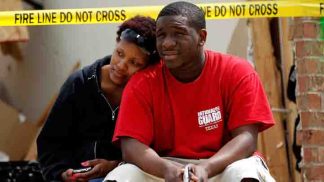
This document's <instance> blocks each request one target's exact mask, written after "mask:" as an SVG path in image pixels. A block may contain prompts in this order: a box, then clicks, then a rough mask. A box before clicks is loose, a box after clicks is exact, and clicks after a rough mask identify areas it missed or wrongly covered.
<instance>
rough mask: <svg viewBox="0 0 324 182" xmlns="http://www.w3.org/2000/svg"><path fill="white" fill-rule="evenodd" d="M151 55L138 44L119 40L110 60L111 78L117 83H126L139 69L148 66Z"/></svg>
mask: <svg viewBox="0 0 324 182" xmlns="http://www.w3.org/2000/svg"><path fill="white" fill-rule="evenodd" d="M148 60H149V55H148V54H146V53H145V52H144V51H143V50H141V48H140V47H138V46H137V45H136V44H134V43H131V42H128V41H126V40H120V41H119V42H117V44H116V47H115V50H114V52H113V54H112V57H111V61H110V71H109V76H110V79H111V80H112V81H113V82H114V83H115V84H117V85H125V84H126V83H127V81H128V80H129V78H130V77H131V76H132V75H133V74H134V73H135V72H137V71H138V70H140V69H143V68H145V67H146V66H147V64H148Z"/></svg>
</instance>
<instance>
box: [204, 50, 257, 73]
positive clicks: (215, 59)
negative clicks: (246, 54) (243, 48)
mask: <svg viewBox="0 0 324 182" xmlns="http://www.w3.org/2000/svg"><path fill="white" fill-rule="evenodd" d="M206 55H207V58H208V59H209V60H210V61H211V64H212V67H216V66H214V64H217V65H219V66H221V68H223V69H225V70H227V71H230V72H231V71H234V70H241V71H248V72H251V71H252V72H253V70H254V68H253V65H252V64H251V63H249V61H247V60H246V59H244V58H241V57H238V56H235V55H231V54H225V53H220V52H216V51H211V50H206Z"/></svg>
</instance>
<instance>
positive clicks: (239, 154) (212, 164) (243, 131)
mask: <svg viewBox="0 0 324 182" xmlns="http://www.w3.org/2000/svg"><path fill="white" fill-rule="evenodd" d="M231 134H232V139H231V140H230V141H229V142H228V143H226V144H225V145H224V146H223V147H222V148H221V149H220V150H219V151H218V152H217V153H216V154H215V155H213V156H212V157H211V158H209V159H208V160H206V161H205V162H203V163H201V164H199V165H198V166H196V168H198V169H196V171H197V172H199V171H206V172H207V174H208V177H212V176H215V175H217V174H219V173H221V172H222V171H223V170H224V169H225V168H226V167H227V166H228V165H230V164H231V163H233V162H235V161H237V160H240V159H243V158H246V157H249V156H251V155H252V154H253V152H255V150H256V146H257V140H258V125H257V124H253V125H246V126H242V127H239V128H237V129H234V130H233V131H232V132H231ZM199 168H203V169H205V170H201V169H199ZM195 175H196V176H197V177H198V178H200V176H201V175H200V174H197V173H195Z"/></svg>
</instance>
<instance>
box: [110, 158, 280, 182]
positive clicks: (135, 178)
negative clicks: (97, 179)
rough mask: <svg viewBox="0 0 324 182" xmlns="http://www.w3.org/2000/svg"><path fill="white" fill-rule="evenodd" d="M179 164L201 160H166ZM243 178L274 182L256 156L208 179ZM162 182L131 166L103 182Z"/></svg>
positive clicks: (216, 181)
mask: <svg viewBox="0 0 324 182" xmlns="http://www.w3.org/2000/svg"><path fill="white" fill-rule="evenodd" d="M166 159H168V160H172V161H176V162H179V163H181V164H184V165H186V164H188V163H192V164H199V163H200V162H202V161H203V160H205V159H202V160H188V159H179V158H166ZM245 178H253V179H257V180H259V181H260V182H274V181H275V180H274V179H273V178H272V176H271V175H270V173H269V171H268V168H267V166H266V164H265V162H264V161H263V160H262V159H261V158H260V157H258V156H252V157H249V158H246V159H242V160H239V161H236V162H233V163H232V164H230V165H228V166H227V167H226V168H225V170H224V171H223V172H222V173H220V174H218V175H216V176H214V177H212V178H209V180H208V181H209V182H236V181H237V182H239V181H241V180H242V179H245ZM108 181H117V182H163V181H164V179H162V178H159V177H156V176H153V175H150V174H148V173H146V172H144V171H142V170H141V169H140V168H138V167H137V166H135V165H133V164H122V165H120V166H118V167H117V168H115V169H114V170H113V171H111V172H110V173H109V174H108V175H107V176H106V178H105V180H104V182H108Z"/></svg>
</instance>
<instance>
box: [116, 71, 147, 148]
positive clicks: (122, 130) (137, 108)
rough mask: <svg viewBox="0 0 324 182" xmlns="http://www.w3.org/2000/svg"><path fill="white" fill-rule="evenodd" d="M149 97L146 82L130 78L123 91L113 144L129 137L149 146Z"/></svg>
mask: <svg viewBox="0 0 324 182" xmlns="http://www.w3.org/2000/svg"><path fill="white" fill-rule="evenodd" d="M134 76H135V75H134ZM136 76H137V75H136ZM138 79H140V80H138ZM150 97H151V94H150V89H149V84H148V82H144V81H143V79H141V78H139V77H132V79H131V80H130V81H129V82H128V84H127V86H126V87H125V89H124V91H123V97H122V101H121V106H120V110H119V113H118V120H117V123H116V127H115V133H114V137H113V142H119V140H120V138H121V137H131V138H134V139H137V140H138V141H140V142H142V143H143V144H146V145H148V146H149V145H150V144H151V142H152V140H153V113H152V107H151V103H152V102H151V99H150Z"/></svg>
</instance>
